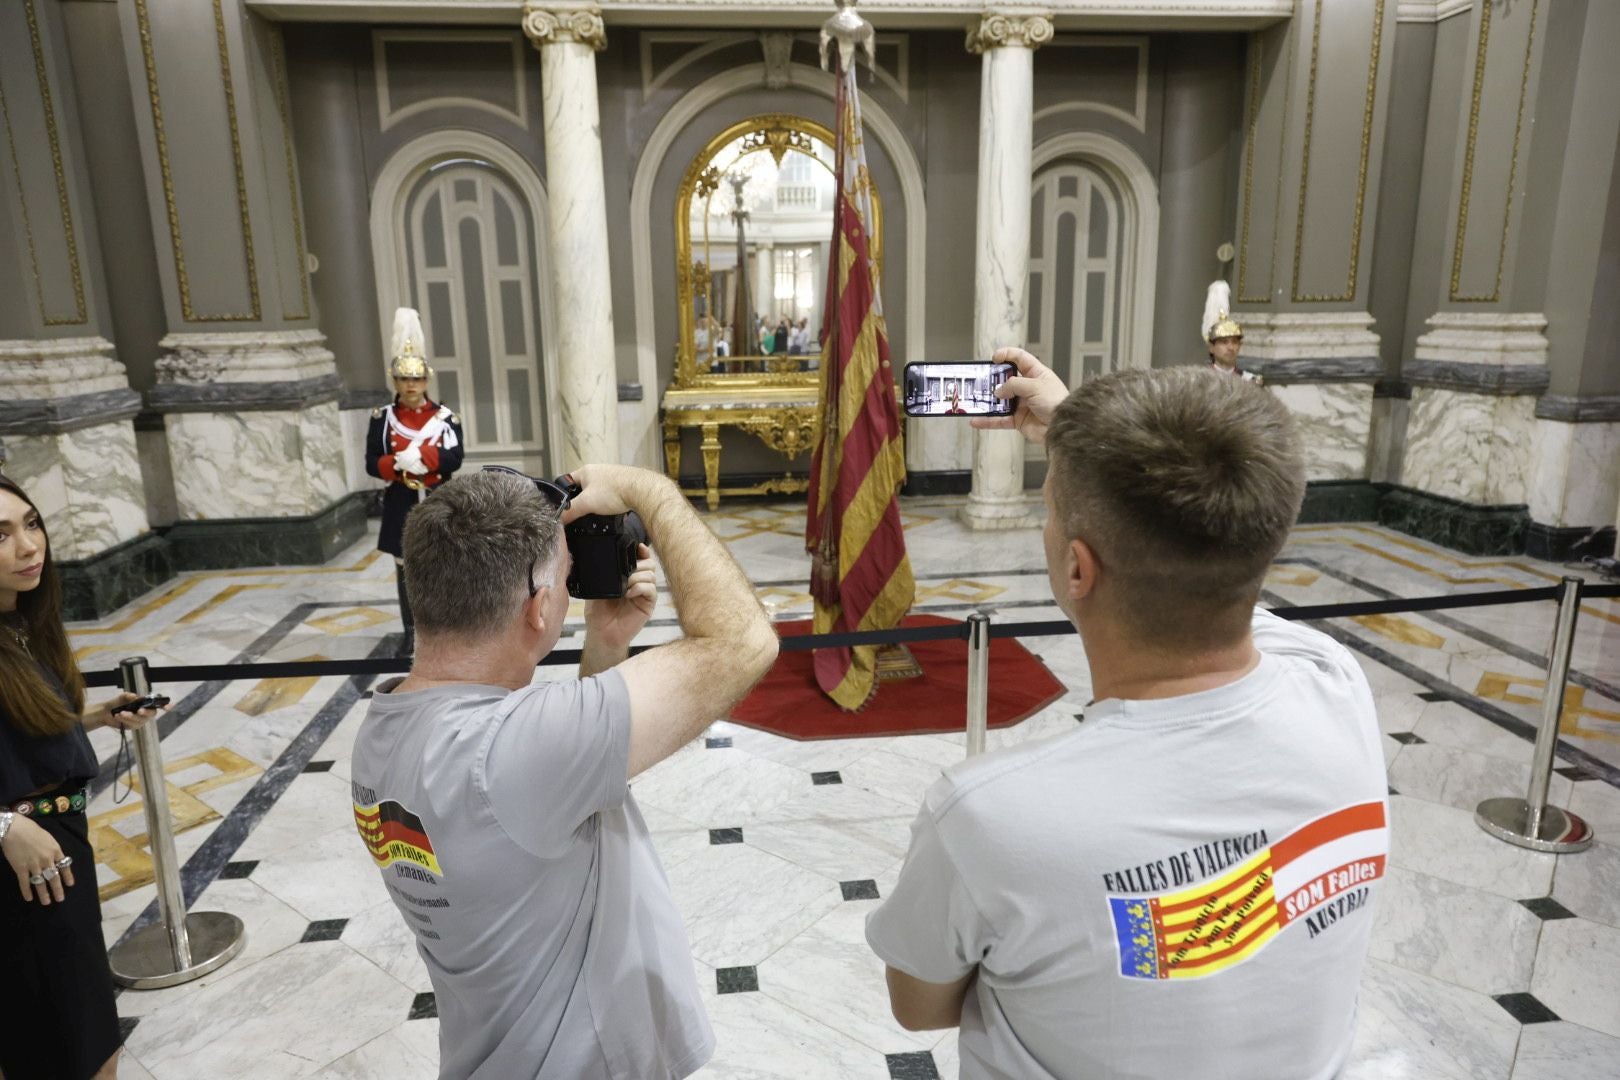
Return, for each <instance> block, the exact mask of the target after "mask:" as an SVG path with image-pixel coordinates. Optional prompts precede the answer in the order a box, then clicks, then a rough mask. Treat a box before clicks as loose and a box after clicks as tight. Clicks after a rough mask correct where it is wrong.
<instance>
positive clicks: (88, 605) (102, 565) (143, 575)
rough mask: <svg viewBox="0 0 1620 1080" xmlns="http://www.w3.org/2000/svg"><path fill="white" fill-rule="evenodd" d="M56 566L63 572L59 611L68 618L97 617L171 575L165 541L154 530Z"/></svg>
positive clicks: (73, 619) (168, 553)
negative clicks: (97, 552)
mask: <svg viewBox="0 0 1620 1080" xmlns="http://www.w3.org/2000/svg"><path fill="white" fill-rule="evenodd" d="M57 566H58V567H59V568H60V569H61V571H62V612H63V616H64V617H65V618H67V619H68V620H70V621H78V620H84V619H99V618H101V617H103V616H105V615H107V614H109V613H111V612H113V611H116V610H117V609H119V608H121V607H123V606H124V605H125V604H127V603H129V602H130V601H131V600H134V599H135V598H136V597H138V596H140V595H141V594H142V593H145V592H148V591H150V590H152V589H155V588H157V587H158V586H159V585H161V584H163V583H164V582H165V581H168V580H169V579H170V578H172V577H174V564H173V560H172V558H171V552H170V549H169V545H168V542H167V541H165V540H164V539H163V538H162V537H161V536H158V535H157V534H156V533H144V534H142V535H140V536H137V537H135V538H134V539H133V540H129V541H126V542H125V543H122V544H119V545H118V546H117V547H114V548H109V549H108V550H106V551H103V552H102V553H101V554H99V555H94V556H91V557H90V558H88V559H71V560H63V561H62V562H60V563H58V564H57Z"/></svg>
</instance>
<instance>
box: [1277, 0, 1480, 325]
mask: <svg viewBox="0 0 1620 1080" xmlns="http://www.w3.org/2000/svg"><path fill="white" fill-rule="evenodd" d="M1487 6H1489V5H1487ZM1383 39H1384V0H1377V2H1376V3H1375V4H1374V6H1373V28H1372V48H1371V55H1370V56H1369V58H1368V61H1367V94H1366V97H1365V99H1364V101H1363V104H1362V112H1361V160H1360V163H1359V164H1358V166H1357V168H1356V203H1355V217H1354V218H1353V219H1352V221H1351V224H1350V267H1349V271H1348V273H1346V275H1345V285H1344V292H1343V294H1341V295H1332V296H1330V295H1325V294H1321V295H1318V294H1301V293H1300V291H1299V276H1300V268H1301V265H1302V264H1303V262H1304V249H1305V204H1306V195H1307V192H1308V191H1309V188H1310V175H1311V125H1312V124H1313V122H1314V121H1315V118H1316V72H1317V58H1318V55H1319V53H1320V51H1321V41H1322V0H1316V14H1315V16H1314V18H1313V20H1312V23H1311V74H1310V82H1309V84H1308V87H1307V90H1306V94H1305V146H1304V153H1303V154H1302V155H1301V161H1300V167H1299V214H1298V217H1297V218H1296V220H1295V223H1294V282H1293V289H1292V291H1291V295H1292V297H1293V300H1294V302H1295V303H1313V304H1315V303H1344V302H1346V301H1351V300H1354V299H1355V298H1356V278H1357V276H1358V271H1359V270H1360V268H1361V231H1362V224H1363V221H1364V219H1365V213H1366V205H1367V164H1368V162H1369V161H1370V160H1371V158H1372V129H1373V116H1374V113H1373V105H1374V103H1375V101H1376V99H1377V95H1378V56H1379V53H1380V52H1381V51H1382V47H1383Z"/></svg>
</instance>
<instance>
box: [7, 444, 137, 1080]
mask: <svg viewBox="0 0 1620 1080" xmlns="http://www.w3.org/2000/svg"><path fill="white" fill-rule="evenodd" d="M134 700H137V698H136V695H134V694H119V695H117V696H116V697H113V698H111V699H109V700H107V701H105V702H102V703H101V704H100V705H96V706H92V707H90V708H89V709H86V708H85V705H84V676H82V675H81V674H80V673H79V666H78V664H77V663H76V662H75V661H74V659H73V652H72V650H71V649H70V648H69V647H68V637H67V629H66V628H65V627H64V626H63V625H62V582H61V577H60V575H59V574H58V572H57V569H56V563H55V560H54V559H52V558H51V550H50V542H49V540H48V538H47V537H46V534H45V521H44V519H43V518H42V517H41V516H40V513H39V510H38V508H36V507H35V506H34V504H33V502H32V500H30V499H29V498H28V496H27V495H26V494H25V493H24V492H23V490H22V488H20V487H18V486H17V485H16V484H15V483H13V482H12V481H11V480H9V479H7V478H6V477H4V476H0V852H4V854H5V859H6V863H7V865H8V866H10V868H11V870H12V872H13V873H15V875H16V883H15V885H13V884H12V883H11V882H8V881H6V880H5V879H4V875H3V873H0V1017H4V1028H5V1032H6V1034H5V1035H4V1036H0V1073H3V1074H4V1075H5V1076H7V1077H11V1078H14V1080H35V1078H41V1080H43V1078H52V1080H55V1078H60V1080H88V1078H91V1077H95V1078H97V1080H102V1078H111V1077H115V1076H117V1074H118V1051H119V1047H120V1045H121V1042H122V1040H121V1039H120V1037H119V1033H118V1012H117V1010H116V1009H115V1008H114V1005H113V985H112V972H111V970H110V969H109V968H108V966H107V949H106V945H105V943H104V941H103V939H102V936H101V901H100V898H99V897H98V896H97V893H96V859H95V854H94V853H93V852H92V851H91V849H90V836H89V825H88V823H87V822H86V820H85V809H86V803H87V802H88V799H89V796H88V794H87V793H86V791H85V787H86V785H87V784H89V782H90V781H91V780H93V779H95V776H96V772H97V766H96V758H95V754H94V753H93V752H92V751H91V749H90V740H89V739H88V738H86V736H85V732H86V731H90V730H93V729H95V728H98V727H122V728H125V729H128V730H134V729H135V728H139V727H140V726H141V725H143V724H145V723H146V722H147V721H148V720H150V719H151V718H152V717H154V716H156V715H157V712H156V711H155V710H151V709H147V710H143V711H141V712H136V713H120V714H118V715H116V716H115V715H113V712H112V710H113V708H114V707H115V706H118V705H122V704H124V703H125V702H129V701H134Z"/></svg>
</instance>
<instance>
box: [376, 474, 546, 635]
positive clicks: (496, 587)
mask: <svg viewBox="0 0 1620 1080" xmlns="http://www.w3.org/2000/svg"><path fill="white" fill-rule="evenodd" d="M561 540H562V522H561V521H560V520H559V518H558V515H557V513H556V512H555V510H553V509H552V505H551V503H550V502H548V501H547V500H546V499H545V498H544V497H543V496H542V495H541V494H540V492H539V491H538V490H537V489H536V488H535V486H534V485H533V484H532V483H530V482H529V481H527V480H525V479H524V478H522V477H521V476H515V475H513V474H512V473H507V472H482V471H480V472H475V473H472V474H470V475H468V476H463V477H459V478H457V479H454V480H450V481H448V482H446V483H445V484H443V485H441V486H440V487H438V488H436V489H435V490H434V492H433V494H432V495H431V496H430V497H429V498H427V499H424V500H423V501H422V502H421V503H420V504H418V505H417V506H416V507H415V508H414V509H412V510H411V512H410V515H409V516H408V517H407V518H406V519H405V588H406V590H407V591H408V592H409V594H410V601H411V612H412V614H413V615H415V617H416V625H417V627H418V628H420V629H421V630H422V631H424V632H425V633H428V634H453V635H457V636H461V637H479V636H483V635H487V634H493V633H497V632H499V631H500V630H503V629H505V627H506V626H507V624H508V623H510V622H511V620H512V617H513V616H514V615H516V614H517V611H518V609H519V608H520V607H522V606H523V602H524V601H525V600H527V599H528V597H529V583H530V581H531V580H533V581H537V582H540V583H543V582H544V581H545V580H546V576H547V572H548V571H549V570H550V569H551V568H552V567H553V566H554V565H555V562H556V558H557V556H558V554H559V552H560V546H561ZM531 571H532V572H533V573H534V574H535V575H536V577H535V578H530V577H529V576H528V575H529V574H530V573H531Z"/></svg>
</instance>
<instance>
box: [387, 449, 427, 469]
mask: <svg viewBox="0 0 1620 1080" xmlns="http://www.w3.org/2000/svg"><path fill="white" fill-rule="evenodd" d="M394 471H395V472H402V473H410V474H411V475H412V476H426V475H427V466H426V465H424V464H422V451H421V450H420V449H418V448H417V447H414V446H407V447H406V448H405V449H403V450H401V451H400V452H399V453H397V454H395V455H394Z"/></svg>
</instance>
